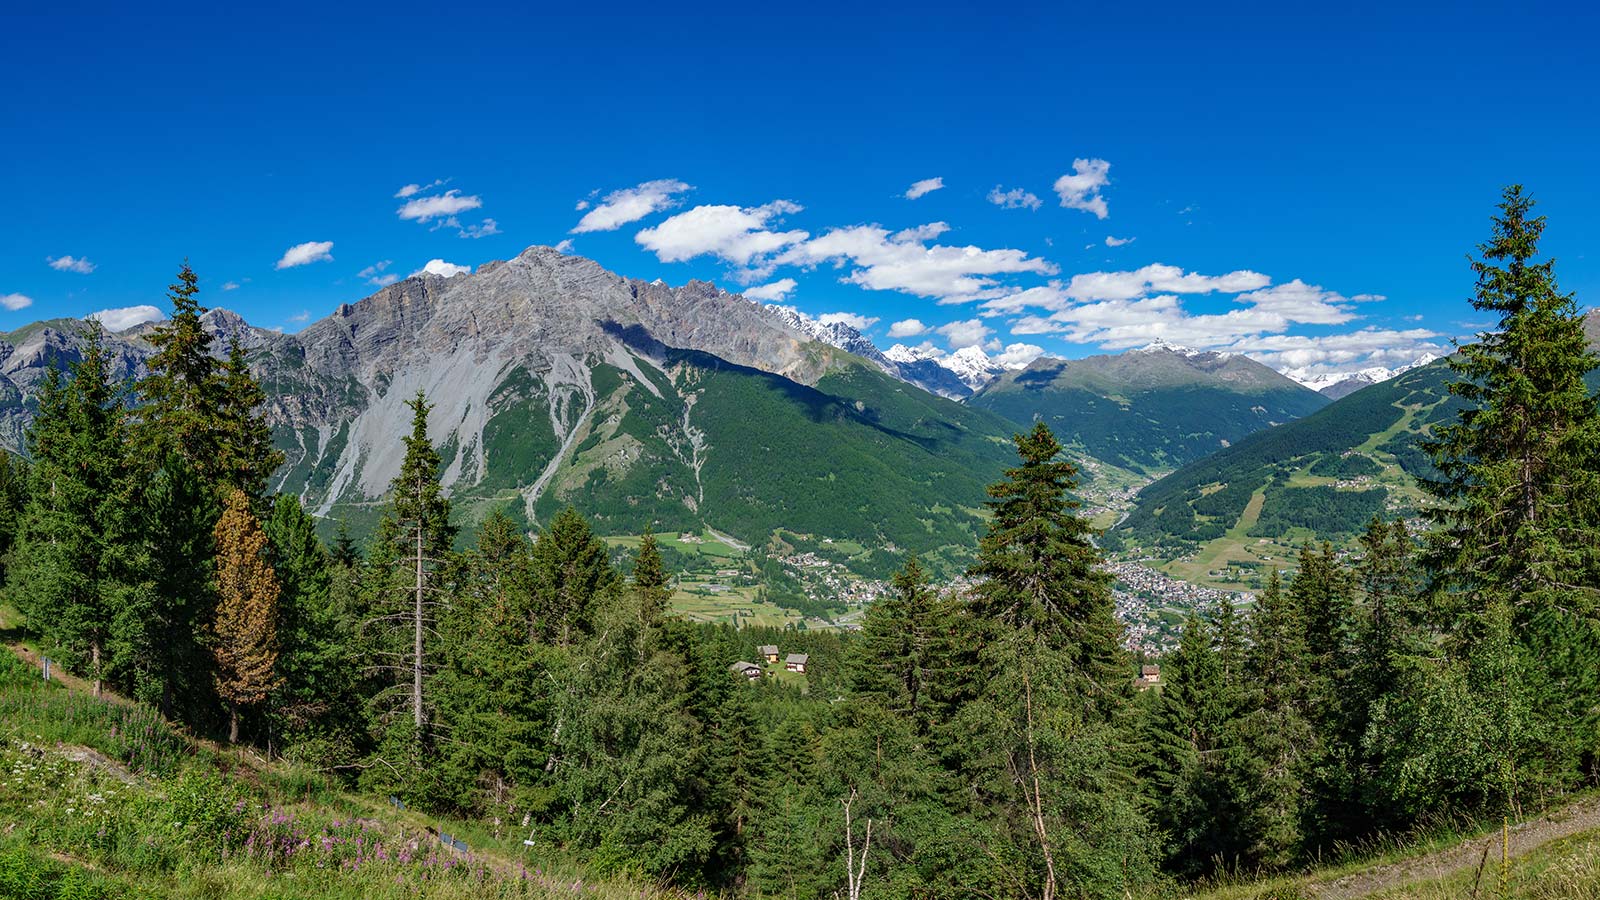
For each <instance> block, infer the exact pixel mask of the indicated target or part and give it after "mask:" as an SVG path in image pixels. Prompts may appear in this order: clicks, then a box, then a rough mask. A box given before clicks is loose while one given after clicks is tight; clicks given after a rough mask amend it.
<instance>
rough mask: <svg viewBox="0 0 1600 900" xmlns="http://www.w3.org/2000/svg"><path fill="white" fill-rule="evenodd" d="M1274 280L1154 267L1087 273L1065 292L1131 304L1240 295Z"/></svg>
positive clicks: (1257, 275) (1240, 273) (1073, 296)
mask: <svg viewBox="0 0 1600 900" xmlns="http://www.w3.org/2000/svg"><path fill="white" fill-rule="evenodd" d="M1271 283H1272V279H1270V278H1268V277H1267V276H1265V275H1263V274H1261V273H1260V272H1251V271H1249V270H1247V269H1240V270H1238V271H1234V272H1229V273H1227V274H1225V275H1201V274H1199V273H1197V272H1184V271H1183V270H1182V269H1180V268H1179V267H1177V266H1168V265H1163V264H1161V263H1152V264H1151V265H1148V266H1144V267H1143V268H1140V269H1134V270H1132V271H1126V272H1084V273H1080V274H1078V275H1074V276H1072V280H1071V281H1070V282H1068V283H1067V285H1066V286H1065V287H1064V288H1062V293H1063V294H1064V295H1065V297H1066V298H1068V299H1071V300H1128V299H1132V298H1134V297H1142V296H1145V295H1147V294H1155V293H1161V294H1209V293H1213V292H1222V293H1238V292H1240V291H1253V290H1257V289H1259V288H1264V287H1266V286H1267V285H1268V284H1271Z"/></svg>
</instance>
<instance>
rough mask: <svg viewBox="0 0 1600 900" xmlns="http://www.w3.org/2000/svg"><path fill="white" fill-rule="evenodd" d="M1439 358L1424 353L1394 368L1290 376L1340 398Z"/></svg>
mask: <svg viewBox="0 0 1600 900" xmlns="http://www.w3.org/2000/svg"><path fill="white" fill-rule="evenodd" d="M1438 358H1439V357H1437V356H1435V355H1434V354H1432V353H1424V354H1422V355H1421V356H1419V357H1417V358H1416V359H1415V360H1413V361H1411V362H1409V363H1407V364H1405V365H1403V366H1398V367H1396V368H1393V369H1390V368H1385V367H1384V366H1372V367H1370V368H1366V369H1361V370H1360V371H1357V372H1335V373H1330V374H1326V375H1312V376H1309V377H1305V378H1294V376H1293V375H1290V377H1291V378H1294V380H1295V381H1298V382H1299V383H1300V384H1302V385H1305V386H1306V387H1308V388H1310V389H1312V390H1313V391H1316V392H1317V393H1319V394H1321V395H1322V396H1324V397H1327V398H1328V399H1329V400H1338V399H1339V398H1340V397H1346V396H1349V395H1350V394H1353V393H1355V392H1356V391H1359V390H1361V389H1362V388H1364V387H1368V386H1370V385H1374V384H1381V383H1383V382H1385V381H1388V380H1389V379H1391V378H1398V377H1400V376H1401V375H1404V374H1405V373H1407V372H1409V371H1411V370H1412V369H1415V368H1417V367H1418V366H1425V365H1427V364H1428V363H1431V362H1433V361H1434V360H1436V359H1438Z"/></svg>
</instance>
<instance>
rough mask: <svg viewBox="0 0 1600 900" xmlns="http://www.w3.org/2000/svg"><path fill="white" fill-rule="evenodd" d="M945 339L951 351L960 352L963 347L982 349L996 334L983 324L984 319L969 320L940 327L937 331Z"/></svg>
mask: <svg viewBox="0 0 1600 900" xmlns="http://www.w3.org/2000/svg"><path fill="white" fill-rule="evenodd" d="M935 330H936V331H938V332H939V333H940V334H942V335H944V339H945V341H946V342H947V343H949V344H950V349H951V350H960V349H961V348H963V347H980V346H982V345H983V342H984V341H985V340H987V339H988V337H989V335H991V334H994V329H992V328H990V327H989V326H987V325H985V324H983V320H982V319H968V320H966V321H964V322H960V321H958V322H950V323H949V324H946V325H940V326H939V327H938V328H937V329H935Z"/></svg>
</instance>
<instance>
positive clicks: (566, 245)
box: [556, 238, 572, 253]
mask: <svg viewBox="0 0 1600 900" xmlns="http://www.w3.org/2000/svg"><path fill="white" fill-rule="evenodd" d="M556 252H557V253H571V252H572V238H565V239H563V240H561V241H559V242H557V243H556Z"/></svg>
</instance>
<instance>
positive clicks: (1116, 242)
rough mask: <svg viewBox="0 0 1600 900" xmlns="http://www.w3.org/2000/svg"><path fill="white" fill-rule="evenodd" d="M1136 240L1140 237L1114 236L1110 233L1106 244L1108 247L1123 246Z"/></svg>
mask: <svg viewBox="0 0 1600 900" xmlns="http://www.w3.org/2000/svg"><path fill="white" fill-rule="evenodd" d="M1136 240H1138V238H1119V237H1112V236H1111V235H1109V234H1108V235H1106V246H1107V247H1121V246H1122V245H1124V244H1131V243H1133V242H1134V241H1136Z"/></svg>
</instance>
